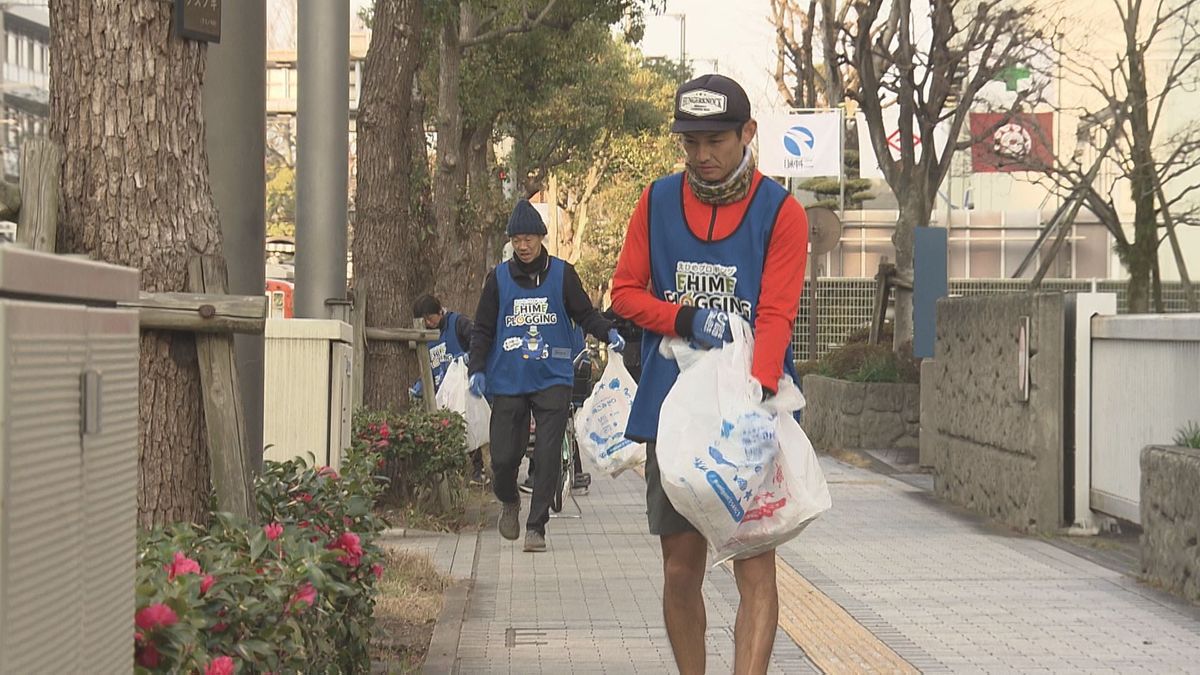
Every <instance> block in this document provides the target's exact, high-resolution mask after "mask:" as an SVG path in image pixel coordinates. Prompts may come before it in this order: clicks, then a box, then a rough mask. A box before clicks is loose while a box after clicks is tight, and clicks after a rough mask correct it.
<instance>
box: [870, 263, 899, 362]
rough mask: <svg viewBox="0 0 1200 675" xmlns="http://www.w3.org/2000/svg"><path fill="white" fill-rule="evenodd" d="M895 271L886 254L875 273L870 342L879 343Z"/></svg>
mask: <svg viewBox="0 0 1200 675" xmlns="http://www.w3.org/2000/svg"><path fill="white" fill-rule="evenodd" d="M895 273H896V266H895V265H894V264H893V263H890V262H888V261H887V257H886V256H885V257H883V258H880V260H879V271H878V272H877V273H876V274H875V301H874V302H873V303H872V305H871V332H870V334H869V335H868V337H867V343H868V344H872V345H877V344H879V336H880V334H881V333H882V332H883V321H884V319H885V318H886V317H887V306H888V296H890V295H891V292H892V288H891V286H892V275H893V274H895Z"/></svg>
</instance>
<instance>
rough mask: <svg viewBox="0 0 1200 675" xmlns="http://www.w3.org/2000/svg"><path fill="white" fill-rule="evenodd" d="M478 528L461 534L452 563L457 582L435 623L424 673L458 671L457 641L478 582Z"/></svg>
mask: <svg viewBox="0 0 1200 675" xmlns="http://www.w3.org/2000/svg"><path fill="white" fill-rule="evenodd" d="M479 533H480V531H479V530H476V531H473V532H470V533H464V534H460V535H459V538H458V546H457V547H456V548H455V550H454V561H453V562H452V563H451V564H450V576H451V577H452V578H454V579H455V581H454V583H453V584H451V585H450V586H449V587H447V588H446V596H445V601H444V603H443V605H442V611H441V613H440V614H439V615H438V620H437V624H435V625H434V627H433V636H432V637H431V638H430V640H429V650H428V651H427V652H426V653H425V663H424V665H423V666H422V667H421V673H422V675H451V674H452V673H456V672H457V671H458V643H459V641H460V640H461V639H462V627H463V623H464V622H465V621H466V618H467V604H468V603H469V602H470V599H471V588H472V587H473V586H474V585H475V564H476V560H477V559H478V557H479Z"/></svg>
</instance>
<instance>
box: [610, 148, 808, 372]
mask: <svg viewBox="0 0 1200 675" xmlns="http://www.w3.org/2000/svg"><path fill="white" fill-rule="evenodd" d="M761 180H763V175H762V174H761V173H759V172H758V171H755V172H754V179H753V182H752V184H751V186H750V190H749V192H748V193H747V196H746V197H745V198H743V199H741V200H740V201H736V202H733V203H731V204H725V205H722V206H713V205H710V204H705V203H704V202H701V201H700V200H699V199H698V198H697V197H696V196H695V195H694V194H693V193H692V190H691V188H690V187H689V186H688V185H687V182H686V181H684V188H683V209H684V217H685V218H686V219H687V226H688V229H689V230H691V231H692V233H693V234H695V235H696V236H697V237H698V238H700V239H702V240H704V241H719V240H721V239H724V238H726V237H728V236H729V235H731V234H733V232H734V231H735V230H736V229H737V227H738V225H739V224H740V223H741V222H742V218H743V217H744V215H745V213H746V209H747V208H748V207H749V206H750V200H751V198H752V197H753V195H754V191H755V189H757V187H758V183H759V181H761ZM649 194H650V188H649V187H647V188H646V190H644V191H643V192H642V196H641V199H639V200H638V204H637V208H635V209H634V212H633V216H632V217H631V218H630V219H629V229H628V230H627V231H626V233H625V245H624V247H623V248H622V249H621V256H620V258H619V259H618V261H617V269H616V272H615V273H614V274H613V287H612V302H613V309H614V310H616V312H617V314H620V315H621V316H623V317H625V318H627V319H629V320H630V321H632V322H634V323H635V324H637V325H639V326H641V327H643V328H645V329H646V330H649V331H652V332H655V333H658V334H660V335H664V336H670V337H675V336H679V335H680V332H679V329H677V327H676V320H677V318H678V316H679V312H680V306H679V305H677V304H674V303H670V302H666V301H665V300H660V299H659V298H658V297H656V296H655V295H654V293H653V292H652V291H651V289H650V231H649V211H648V205H649ZM807 261H808V217H807V215H805V212H804V207H803V206H801V205H800V202H797V201H796V200H795V199H794V198H791V197H789V198H788V199H786V200H785V201H784V203H783V206H782V207H781V208H780V210H779V215H778V216H777V218H776V221H775V228H774V230H773V231H772V233H771V241H770V244H769V245H768V247H767V259H766V262H765V264H764V265H763V278H762V289H761V291H760V292H759V297H758V310H757V316H756V318H755V321H754V334H755V342H754V362H753V365H752V367H751V372H752V374H753V375H754V377H755V378H756V379H758V381H759V383H761V384H762V385H763V386H764V387H765V388H767V389H770V390H771V391H775V389H776V386H777V383H778V382H779V378H780V376H781V375H782V374H783V356H784V353H785V351H786V350H787V347H788V344H789V343H790V342H791V340H792V326H793V324H794V323H795V321H796V314H797V313H798V312H799V310H800V293H801V291H802V290H803V288H804V267H805V264H806V263H807Z"/></svg>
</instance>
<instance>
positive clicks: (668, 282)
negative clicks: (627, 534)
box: [625, 173, 795, 441]
mask: <svg viewBox="0 0 1200 675" xmlns="http://www.w3.org/2000/svg"><path fill="white" fill-rule="evenodd" d="M787 198H788V193H787V190H785V189H784V188H783V186H781V185H780V184H779V183H776V182H775V181H773V180H771V179H769V178H766V177H764V178H763V179H762V180H760V181H759V183H758V188H757V189H756V190H755V192H754V195H753V196H752V197H751V198H750V206H749V207H748V208H747V210H746V213H745V216H744V217H743V219H742V222H741V223H739V224H738V226H737V228H736V229H735V230H734V231H733V233H732V234H730V235H729V236H728V237H726V238H724V239H721V240H718V241H711V242H710V241H704V240H703V239H700V238H699V237H697V236H696V235H695V234H693V233H692V231H691V230H690V229H688V226H687V222H686V220H685V219H684V210H683V174H682V173H678V174H674V175H671V176H667V177H666V178H662V179H660V180H657V181H655V182H654V184H653V185H652V186H651V187H650V197H649V205H648V206H649V208H648V211H649V223H648V227H649V239H650V285H651V290H652V292H653V293H654V295H655V296H657V297H658V298H659V299H661V300H666V301H667V302H673V303H676V304H680V305H690V306H694V307H706V308H710V309H714V310H718V311H722V312H728V313H732V314H739V315H741V316H742V317H744V318H745V319H746V320H747V321H749V322H750V325H751V326H753V325H754V319H755V316H756V315H757V309H758V295H759V291H760V290H761V288H762V278H763V265H764V264H765V263H766V259H767V247H768V245H769V244H770V241H771V233H772V231H773V230H774V228H775V219H776V217H777V216H778V214H779V209H780V207H781V206H782V205H783V202H784V200H785V199H787ZM662 339H663V336H662V335H659V334H657V333H653V332H651V331H646V332H645V336H644V337H643V339H642V377H641V380H640V381H639V382H638V390H637V395H636V396H635V397H634V400H633V409H632V410H631V412H630V415H629V424H628V426H627V427H626V429H625V435H626V436H628V437H629V438H630V439H632V440H636V441H652V440H654V439H655V438H657V437H658V414H659V409H660V408H661V407H662V402H663V399H664V398H666V396H667V392H668V391H670V389H671V386H672V385H674V384H675V379H676V378H677V377H679V367H678V366H677V365H676V364H675V361H673V360H671V359H667V358H664V357H663V356H662V355H661V354H660V353H659V351H658V349H659V345H660V344H661V343H662ZM784 371H785V372H787V373H788V374H790V375H791V376H792V377H793V378H795V365H794V364H793V363H792V349H791V347H790V346H789V347H788V349H787V352H786V353H785V354H784Z"/></svg>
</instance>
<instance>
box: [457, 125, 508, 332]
mask: <svg viewBox="0 0 1200 675" xmlns="http://www.w3.org/2000/svg"><path fill="white" fill-rule="evenodd" d="M493 128H494V127H493V124H491V123H489V124H487V125H481V126H479V127H477V128H475V129H473V130H472V131H471V134H470V140H469V141H468V143H467V191H468V196H469V197H470V201H471V204H472V207H473V208H472V212H471V223H470V225H471V229H470V232H469V237H468V240H467V244H466V245H465V246H464V247H463V248H465V249H466V250H465V251H464V253H465V254H466V255H467V261H466V265H465V266H464V267H463V274H462V275H460V277H459V278H460V282H461V283H460V284H459V285H460V287H461V289H462V290H461V292H462V293H464V296H465V297H464V298H463V299H462V300H461V301H460V303H461V304H460V305H459V306H458V308H457V309H458V310H459V311H461V312H466V313H467V314H470V315H474V313H475V306H476V304H477V303H478V301H479V289H480V288H482V287H483V280H484V278H485V277H486V276H487V273H488V270H490V269H491V267H492V265H495V264H496V261H497V260H499V259H500V247H499V246H497V245H496V244H495V242H496V241H497V240H498V239H500V238H503V234H504V223H505V222H506V221H507V217H508V213H507V205H506V204H505V202H504V195H503V194H501V192H500V184H499V182H498V180H497V179H496V178H495V173H494V172H495V167H496V161H495V157H494V155H493V154H492V153H493V151H492V131H493Z"/></svg>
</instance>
